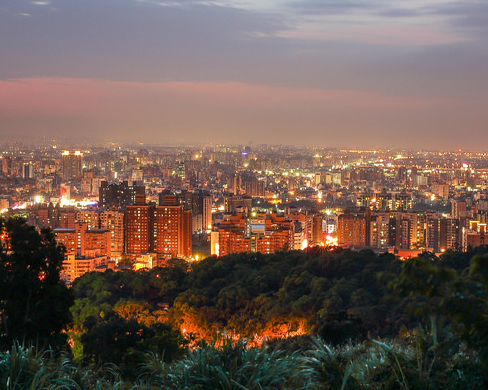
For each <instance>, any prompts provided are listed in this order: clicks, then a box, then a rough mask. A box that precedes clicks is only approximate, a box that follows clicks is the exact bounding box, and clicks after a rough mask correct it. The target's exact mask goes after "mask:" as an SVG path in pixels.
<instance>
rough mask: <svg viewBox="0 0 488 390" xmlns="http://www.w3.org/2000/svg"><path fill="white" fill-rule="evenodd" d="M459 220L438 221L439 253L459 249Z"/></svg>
mask: <svg viewBox="0 0 488 390" xmlns="http://www.w3.org/2000/svg"><path fill="white" fill-rule="evenodd" d="M460 245H461V243H460V240H459V219H455V218H443V219H441V220H440V228H439V249H440V250H441V252H443V251H445V250H447V249H455V248H458V247H460Z"/></svg>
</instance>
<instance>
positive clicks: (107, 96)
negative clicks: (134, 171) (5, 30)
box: [0, 78, 478, 146]
mask: <svg viewBox="0 0 488 390" xmlns="http://www.w3.org/2000/svg"><path fill="white" fill-rule="evenodd" d="M477 107H478V104H477V102H469V101H463V102H459V101H456V100H455V99H417V98H412V97H408V96H387V95H381V94H376V93H366V92H361V91H354V90H345V91H341V90H324V89H318V88H284V87H273V86H267V85H249V84H244V83H237V82H199V83H193V82H166V83H138V82H116V81H106V80H97V79H46V78H40V79H21V80H9V81H2V82H0V118H10V121H9V122H8V123H9V126H10V131H9V129H7V128H4V129H3V130H2V131H4V132H9V133H11V131H18V132H22V131H23V130H24V131H25V130H26V129H25V128H26V127H29V126H41V127H43V126H44V125H43V122H45V123H49V124H51V123H56V121H62V123H63V124H65V125H66V124H67V123H68V124H69V123H71V125H70V127H77V126H79V124H77V121H78V120H79V118H84V121H85V122H87V123H88V124H89V125H88V128H87V129H85V130H83V134H87V132H90V129H93V130H94V131H93V133H92V134H95V133H98V135H99V136H100V135H103V136H106V137H107V138H110V137H112V138H115V139H120V137H127V138H129V137H130V135H131V134H134V133H135V134H137V137H138V138H139V139H143V140H144V141H146V142H163V141H164V140H167V141H171V142H183V141H187V140H188V139H191V140H194V141H195V142H197V141H198V142H224V141H225V142H232V140H233V139H235V137H236V135H237V134H245V135H246V136H247V137H248V139H246V141H247V140H250V139H252V140H254V141H255V142H259V141H262V142H272V141H273V140H276V135H277V134H279V135H280V138H281V139H282V140H291V141H293V142H297V141H298V142H299V143H301V144H314V143H316V142H324V143H325V142H332V141H333V142H334V144H336V145H337V144H339V143H341V141H340V140H341V138H343V137H344V132H346V133H347V134H349V136H350V137H351V139H352V140H354V139H355V142H356V143H357V144H358V145H359V144H367V143H370V144H371V145H367V146H372V143H375V144H376V145H382V146H391V145H389V144H391V142H392V140H393V139H395V138H396V137H394V136H392V134H391V126H394V125H395V126H396V127H397V128H402V129H404V130H405V131H407V129H409V130H408V131H409V134H415V131H416V130H418V129H424V130H425V129H426V128H428V127H431V126H437V127H439V126H445V125H446V124H447V123H448V121H449V120H451V121H452V118H449V117H446V118H444V119H442V120H440V121H439V117H438V112H439V111H444V110H451V111H455V110H458V109H460V108H464V109H466V110H467V114H468V113H471V112H472V110H473V109H476V108H477ZM12 118H18V121H17V122H16V121H15V120H12ZM29 118H31V119H32V122H29ZM407 118H410V120H409V121H408V123H405V119H407ZM436 120H437V121H438V122H439V124H437V125H435V122H436ZM412 123H413V124H414V126H415V128H411V126H412ZM433 123H434V125H433ZM22 126H23V127H24V129H22ZM439 129H440V127H439ZM364 132H367V133H368V136H369V138H370V139H368V141H366V140H365V138H364V135H365V134H364ZM298 134H300V138H296V137H297V136H298ZM342 142H343V141H342Z"/></svg>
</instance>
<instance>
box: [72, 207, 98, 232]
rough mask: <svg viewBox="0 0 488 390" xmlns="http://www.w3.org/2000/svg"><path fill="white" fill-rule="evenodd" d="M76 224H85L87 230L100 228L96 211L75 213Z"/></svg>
mask: <svg viewBox="0 0 488 390" xmlns="http://www.w3.org/2000/svg"><path fill="white" fill-rule="evenodd" d="M76 222H86V223H87V225H88V229H99V228H100V215H99V213H98V211H96V210H78V211H76Z"/></svg>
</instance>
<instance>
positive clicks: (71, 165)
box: [63, 150, 83, 180]
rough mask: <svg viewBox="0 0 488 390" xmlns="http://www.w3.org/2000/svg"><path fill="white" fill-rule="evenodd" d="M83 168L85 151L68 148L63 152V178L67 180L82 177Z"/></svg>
mask: <svg viewBox="0 0 488 390" xmlns="http://www.w3.org/2000/svg"><path fill="white" fill-rule="evenodd" d="M82 168H83V153H81V152H80V151H78V150H77V151H76V152H74V153H71V152H69V151H67V150H66V151H64V152H63V178H64V179H65V180H72V179H76V178H78V177H81V170H82Z"/></svg>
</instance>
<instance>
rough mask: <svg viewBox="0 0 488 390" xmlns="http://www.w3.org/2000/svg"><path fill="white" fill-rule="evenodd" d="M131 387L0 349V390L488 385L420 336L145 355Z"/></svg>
mask: <svg viewBox="0 0 488 390" xmlns="http://www.w3.org/2000/svg"><path fill="white" fill-rule="evenodd" d="M137 369H138V370H139V371H140V376H139V379H138V380H137V382H136V383H131V382H124V381H123V380H122V379H121V377H120V374H119V370H118V368H117V367H115V366H113V365H112V366H107V365H106V366H104V367H102V368H96V367H93V366H88V367H79V366H76V365H74V364H73V362H72V361H71V359H70V358H68V357H66V356H63V355H59V354H55V353H54V352H52V351H44V352H38V351H36V349H35V348H32V347H24V346H21V345H19V344H15V345H14V346H12V348H11V349H10V350H9V351H6V352H0V390H21V389H22V390H23V389H26V390H27V389H29V390H41V389H54V390H85V389H86V390H95V389H97V390H102V389H103V390H110V389H114V390H115V389H117V390H126V389H127V390H129V389H143V390H145V389H147V390H152V389H168V390H173V389H174V390H176V389H177V390H185V389H188V390H189V389H195V390H196V389H199V390H205V389H208V390H210V389H211V390H265V389H266V390H291V389H298V390H300V389H310V390H325V389H331V390H332V389H334V390H356V389H357V390H397V389H400V390H441V389H442V390H451V389H452V390H454V389H456V390H458V389H459V390H475V389H476V390H477V389H482V388H488V386H487V383H488V382H487V376H488V374H487V373H485V372H483V366H482V364H481V362H480V360H479V358H478V357H477V356H476V355H475V354H474V353H472V352H470V351H469V350H467V349H466V348H465V347H464V346H463V345H458V346H457V347H456V348H452V345H451V346H448V347H443V346H442V345H440V344H437V345H434V344H433V343H432V342H431V341H430V340H429V338H427V337H426V336H424V335H417V336H416V337H413V338H411V339H405V340H402V341H401V342H400V341H389V342H385V341H381V342H380V341H368V342H364V343H360V344H351V343H350V344H346V345H343V346H341V347H337V348H332V347H330V346H328V345H326V344H325V343H324V342H323V341H322V340H320V339H313V341H312V343H311V345H310V348H308V350H306V351H297V352H293V353H289V352H288V353H287V352H285V351H283V350H280V349H277V348H270V347H268V346H266V345H263V346H261V347H249V346H248V345H247V343H246V342H245V341H243V340H240V341H232V340H230V339H226V338H221V339H219V340H218V342H216V343H215V344H212V345H208V344H204V345H201V346H200V347H199V348H196V349H195V350H192V351H188V352H187V354H186V355H185V356H184V357H183V358H182V359H180V360H177V361H174V362H173V363H165V362H164V360H163V359H162V356H157V355H155V354H150V355H147V356H146V362H145V363H144V364H143V365H142V366H140V367H137Z"/></svg>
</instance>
